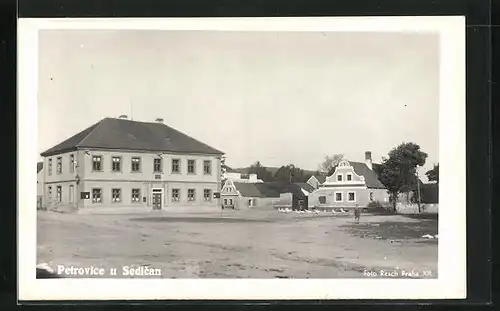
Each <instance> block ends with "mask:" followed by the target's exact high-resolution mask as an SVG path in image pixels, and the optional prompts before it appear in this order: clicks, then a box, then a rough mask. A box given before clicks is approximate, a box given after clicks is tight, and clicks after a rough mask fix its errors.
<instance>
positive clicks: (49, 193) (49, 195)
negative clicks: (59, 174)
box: [47, 186, 52, 200]
mask: <svg viewBox="0 0 500 311" xmlns="http://www.w3.org/2000/svg"><path fill="white" fill-rule="evenodd" d="M47 197H48V198H49V200H50V199H52V186H49V188H48V190H47Z"/></svg>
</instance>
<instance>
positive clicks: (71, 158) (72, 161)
mask: <svg viewBox="0 0 500 311" xmlns="http://www.w3.org/2000/svg"><path fill="white" fill-rule="evenodd" d="M69 171H70V172H71V173H73V172H74V171H75V155H74V154H70V155H69Z"/></svg>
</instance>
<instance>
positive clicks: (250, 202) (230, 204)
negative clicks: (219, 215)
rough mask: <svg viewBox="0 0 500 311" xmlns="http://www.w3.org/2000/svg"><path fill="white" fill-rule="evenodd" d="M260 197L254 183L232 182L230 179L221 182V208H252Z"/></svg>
mask: <svg viewBox="0 0 500 311" xmlns="http://www.w3.org/2000/svg"><path fill="white" fill-rule="evenodd" d="M261 198H262V197H261V193H260V192H259V190H258V189H257V187H256V186H255V184H252V183H247V182H234V181H232V180H230V179H227V180H226V181H224V182H223V185H222V190H221V199H222V208H232V209H245V208H253V207H255V206H257V204H258V201H260V199H261ZM259 203H261V202H259Z"/></svg>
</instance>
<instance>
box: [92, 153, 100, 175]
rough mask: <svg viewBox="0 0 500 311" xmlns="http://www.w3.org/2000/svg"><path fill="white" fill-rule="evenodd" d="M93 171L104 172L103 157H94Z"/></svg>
mask: <svg viewBox="0 0 500 311" xmlns="http://www.w3.org/2000/svg"><path fill="white" fill-rule="evenodd" d="M92 170H93V171H102V156H93V157H92Z"/></svg>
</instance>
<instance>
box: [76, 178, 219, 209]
mask: <svg viewBox="0 0 500 311" xmlns="http://www.w3.org/2000/svg"><path fill="white" fill-rule="evenodd" d="M92 188H101V189H102V203H93V202H92ZM113 188H119V189H121V202H112V200H111V199H112V189H113ZM153 188H155V189H163V202H162V208H175V207H185V206H201V205H202V206H207V207H208V206H210V207H216V206H217V199H214V198H213V193H214V192H216V191H217V184H214V183H186V182H163V183H162V182H147V183H145V182H137V181H120V182H110V181H85V182H84V187H83V190H82V191H86V192H90V195H91V197H90V199H88V200H84V204H83V207H85V208H93V207H100V206H117V207H124V206H144V207H147V208H149V209H151V208H152V189H153ZM132 189H141V193H140V202H139V203H136V202H132ZM172 189H179V190H180V193H179V201H173V199H172ZM188 189H195V201H192V202H190V201H188V199H187V193H188ZM204 189H210V190H211V196H210V200H209V201H204V198H203V193H204ZM144 197H146V202H144V201H143V198H144Z"/></svg>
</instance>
